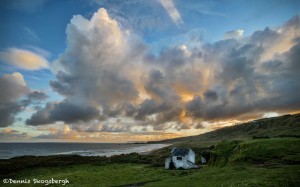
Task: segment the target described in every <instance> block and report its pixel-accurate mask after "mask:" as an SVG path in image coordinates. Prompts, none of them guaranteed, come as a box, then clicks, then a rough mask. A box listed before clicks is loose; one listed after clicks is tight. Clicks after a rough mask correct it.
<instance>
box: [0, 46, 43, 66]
mask: <svg viewBox="0 0 300 187" xmlns="http://www.w3.org/2000/svg"><path fill="white" fill-rule="evenodd" d="M0 60H1V61H3V62H5V63H8V64H12V65H15V66H17V67H19V68H22V69H26V70H38V69H43V68H48V61H47V59H46V58H45V57H44V56H42V55H39V54H36V53H34V52H32V51H29V50H25V49H18V48H9V49H7V50H5V51H1V52H0Z"/></svg>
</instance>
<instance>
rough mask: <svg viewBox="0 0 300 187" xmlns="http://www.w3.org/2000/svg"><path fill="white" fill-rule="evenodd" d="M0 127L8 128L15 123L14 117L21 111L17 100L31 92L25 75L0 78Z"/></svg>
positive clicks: (9, 75) (8, 75) (16, 74)
mask: <svg viewBox="0 0 300 187" xmlns="http://www.w3.org/2000/svg"><path fill="white" fill-rule="evenodd" d="M0 88H1V92H0V127H6V126H8V125H10V124H12V123H13V122H14V121H15V117H14V115H15V114H17V113H18V112H20V111H21V108H22V107H21V105H20V104H19V103H18V101H17V99H18V98H19V97H21V96H23V95H25V94H26V93H28V92H29V89H28V88H27V87H26V83H25V80H24V78H23V75H22V74H20V73H18V72H15V73H13V74H4V75H3V76H2V77H0Z"/></svg>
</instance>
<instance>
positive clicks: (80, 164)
mask: <svg viewBox="0 0 300 187" xmlns="http://www.w3.org/2000/svg"><path fill="white" fill-rule="evenodd" d="M274 119H278V124H279V125H277V126H278V129H281V130H277V129H276V125H274V124H272V123H277V120H274ZM271 122H272V123H271ZM255 123H258V124H255ZM284 123H287V124H284ZM295 124H296V125H295ZM297 125H298V126H297ZM288 127H290V128H291V129H293V130H294V131H292V130H289V129H288ZM298 128H299V115H293V116H283V117H279V118H272V119H263V120H257V121H256V122H251V123H247V125H245V124H243V125H239V126H235V127H230V128H225V130H224V129H221V130H217V131H214V132H211V133H207V134H205V135H199V136H196V137H188V138H185V139H180V140H182V141H180V142H178V139H177V140H176V142H178V143H176V144H175V145H176V146H189V147H191V148H192V149H193V150H194V152H195V153H196V155H197V157H196V158H197V161H196V163H200V158H201V157H200V156H203V157H205V158H207V160H209V162H208V165H206V166H201V168H200V169H195V170H164V168H163V166H164V159H165V158H166V157H167V156H168V155H169V153H170V151H171V147H167V148H163V149H159V150H156V151H153V152H152V153H151V154H149V155H139V154H137V153H132V154H128V155H118V156H112V157H109V158H107V157H97V156H95V157H82V156H77V155H69V156H67V155H65V156H43V157H41V156H40V157H34V156H24V157H17V158H12V159H8V160H0V176H1V178H2V179H4V178H13V179H24V178H26V179H31V180H32V179H33V178H37V179H51V178H54V179H65V178H67V179H68V180H69V181H70V184H68V186H99V185H100V186H155V187H157V186H172V187H176V186H180V187H181V186H191V187H192V186H208V187H210V186H212V187H213V186H233V187H235V186H247V187H249V186H250V187H251V186H253V187H254V186H272V187H273V186H274V187H277V186H278V187H288V186H300V178H299V176H300V138H299V136H298V135H299V131H297V129H298ZM244 129H247V130H244ZM251 132H256V133H251ZM239 133H241V134H242V135H239V136H237V137H238V138H234V136H233V135H234V134H239ZM249 133H250V134H249ZM216 135H218V137H216ZM203 137H207V138H208V139H207V140H206V141H204V140H203ZM183 140H185V141H183ZM168 141H170V140H168ZM174 141H175V140H174ZM23 185H24V184H23ZM15 186H17V185H15ZM28 186H30V185H28ZM34 186H38V185H34ZM42 186H44V185H42ZM52 186H53V185H52ZM54 186H55V185H54ZM59 186H61V185H59Z"/></svg>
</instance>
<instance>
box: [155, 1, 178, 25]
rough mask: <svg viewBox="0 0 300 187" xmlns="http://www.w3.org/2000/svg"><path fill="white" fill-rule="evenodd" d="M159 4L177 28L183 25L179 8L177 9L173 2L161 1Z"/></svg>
mask: <svg viewBox="0 0 300 187" xmlns="http://www.w3.org/2000/svg"><path fill="white" fill-rule="evenodd" d="M159 2H160V3H161V5H162V6H163V7H164V9H165V10H166V11H167V13H168V14H169V16H170V18H171V19H172V21H173V22H174V23H175V24H176V25H177V26H180V25H182V24H183V20H182V18H181V15H180V13H179V12H178V10H177V8H176V7H175V5H174V2H173V0H159Z"/></svg>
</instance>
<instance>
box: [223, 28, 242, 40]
mask: <svg viewBox="0 0 300 187" xmlns="http://www.w3.org/2000/svg"><path fill="white" fill-rule="evenodd" d="M243 34H244V30H243V29H238V30H235V31H228V32H226V33H225V34H224V39H225V40H228V39H240V38H242V37H243Z"/></svg>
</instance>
